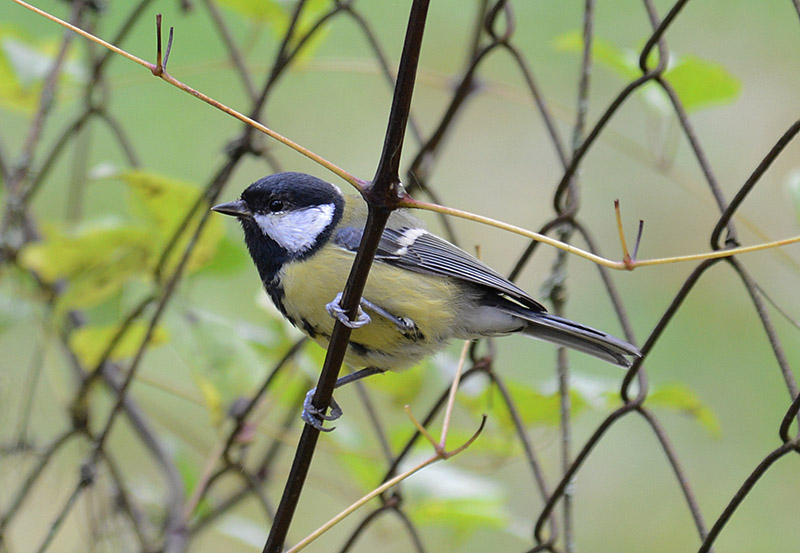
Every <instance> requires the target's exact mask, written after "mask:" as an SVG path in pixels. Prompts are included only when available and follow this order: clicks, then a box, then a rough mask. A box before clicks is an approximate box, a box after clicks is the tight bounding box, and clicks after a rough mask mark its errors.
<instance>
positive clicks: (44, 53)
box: [0, 25, 86, 112]
mask: <svg viewBox="0 0 800 553" xmlns="http://www.w3.org/2000/svg"><path fill="white" fill-rule="evenodd" d="M57 46H58V43H57V42H56V41H54V40H52V39H46V40H39V41H34V40H32V39H29V38H28V37H25V36H24V35H23V34H22V32H20V31H19V30H17V29H16V28H15V27H13V26H11V25H0V106H3V107H6V108H10V109H15V110H20V111H24V112H31V111H33V110H34V109H35V107H36V106H37V104H38V103H39V94H40V93H41V90H42V85H43V83H44V80H45V78H46V77H47V75H48V74H49V73H50V70H51V69H52V67H53V63H55V59H56V54H57V51H58V50H57ZM59 78H60V81H61V82H60V83H59V84H63V82H83V81H85V79H86V72H85V70H84V68H83V66H82V65H80V63H78V62H77V61H75V60H73V59H67V60H66V61H65V62H64V64H63V66H62V71H61V73H60V75H59Z"/></svg>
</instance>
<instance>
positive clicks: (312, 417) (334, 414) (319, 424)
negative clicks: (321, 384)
mask: <svg viewBox="0 0 800 553" xmlns="http://www.w3.org/2000/svg"><path fill="white" fill-rule="evenodd" d="M316 391H317V389H316V388H311V389H310V390H309V391H308V393H307V394H306V399H305V400H303V413H302V414H301V415H300V418H302V419H303V421H304V422H305V423H306V424H310V425H311V426H313V427H314V428H316V429H317V430H319V431H320V432H330V431H331V430H333V429H334V428H336V427H335V426H333V427H331V428H325V427H324V426H323V424H325V421H335V420H336V419H338V418H339V417H341V416H342V408H341V407H339V404H338V403H336V400H334V399H333V397H331V412H330V413H327V414H326V413H325V409H317V408H316V407H315V406H314V404H313V403H311V400H312V399H313V398H314V393H315V392H316Z"/></svg>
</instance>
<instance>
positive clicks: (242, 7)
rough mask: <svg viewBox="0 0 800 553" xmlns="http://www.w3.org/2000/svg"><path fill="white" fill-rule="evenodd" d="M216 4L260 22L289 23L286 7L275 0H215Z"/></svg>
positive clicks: (272, 23)
mask: <svg viewBox="0 0 800 553" xmlns="http://www.w3.org/2000/svg"><path fill="white" fill-rule="evenodd" d="M217 4H219V5H220V6H223V7H225V8H228V9H230V10H233V11H235V12H237V13H238V14H239V15H242V16H244V17H246V18H247V19H253V20H255V21H259V22H261V23H269V24H271V25H283V26H284V27H285V26H286V25H288V24H289V13H288V8H287V7H286V6H284V5H282V4H281V3H280V2H277V1H275V0H217Z"/></svg>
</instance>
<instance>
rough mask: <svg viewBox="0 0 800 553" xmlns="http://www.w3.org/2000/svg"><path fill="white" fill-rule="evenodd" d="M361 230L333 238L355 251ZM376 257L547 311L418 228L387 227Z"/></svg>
mask: <svg viewBox="0 0 800 553" xmlns="http://www.w3.org/2000/svg"><path fill="white" fill-rule="evenodd" d="M361 235H362V230H361V229H356V228H354V227H345V228H340V229H338V230H337V231H336V232H335V233H334V236H333V241H334V243H335V244H337V245H339V246H340V247H344V248H346V249H349V250H352V251H355V250H356V249H357V248H358V245H359V244H360V243H361ZM375 260H376V261H381V262H383V263H388V264H391V265H395V266H397V267H401V268H403V269H406V270H409V271H414V272H417V273H423V274H429V275H437V276H444V277H449V278H455V279H458V280H461V281H464V282H469V283H471V284H476V285H478V286H481V287H484V288H488V289H489V290H490V291H492V292H495V293H498V294H502V295H504V296H508V297H509V298H512V299H514V300H516V301H518V302H519V303H521V304H523V305H524V306H525V307H527V308H529V309H532V310H535V311H546V309H545V308H544V306H543V305H541V304H540V303H538V302H537V301H536V300H534V299H533V298H532V297H531V296H529V295H528V294H527V293H526V292H525V291H524V290H522V289H521V288H519V287H518V286H517V285H515V284H514V283H513V282H511V281H509V280H508V279H507V278H505V277H503V276H502V275H501V274H500V273H498V272H497V271H495V270H494V269H492V268H491V267H489V266H488V265H486V264H484V263H482V262H480V261H479V260H477V259H476V258H474V257H473V256H471V255H470V254H468V253H467V252H465V251H464V250H462V249H461V248H458V247H456V246H454V245H453V244H451V243H450V242H448V241H446V240H444V239H442V238H439V237H438V236H436V235H435V234H431V233H430V232H428V231H426V230H424V229H422V228H419V227H406V226H401V227H399V228H386V229H385V230H384V231H383V236H382V237H381V241H380V243H379V244H378V251H377V253H376V254H375Z"/></svg>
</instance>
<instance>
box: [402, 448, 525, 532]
mask: <svg viewBox="0 0 800 553" xmlns="http://www.w3.org/2000/svg"><path fill="white" fill-rule="evenodd" d="M404 486H405V487H406V490H407V493H408V494H409V496H410V498H411V500H410V501H408V502H407V504H406V505H407V509H408V513H409V515H410V516H411V519H412V520H414V522H415V523H417V524H421V525H443V526H446V527H448V528H451V529H453V530H455V531H457V533H458V536H459V537H460V538H463V537H467V536H468V535H469V534H470V533H472V532H473V531H474V530H476V529H478V528H481V529H485V528H495V529H497V528H504V527H505V526H506V525H507V524H508V521H509V518H510V516H509V514H508V512H507V510H506V498H505V495H504V493H503V491H502V488H501V487H500V486H498V485H497V484H496V483H495V482H493V481H492V480H489V479H487V478H482V477H480V476H478V475H476V474H473V473H470V472H468V471H466V470H463V469H461V468H458V467H456V466H455V465H453V464H452V463H446V464H443V463H437V464H435V465H430V466H428V467H426V468H424V469H423V470H421V471H420V472H418V473H416V474H414V475H413V476H411V477H410V478H409V479H408V480H406V481H405V483H404Z"/></svg>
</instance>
